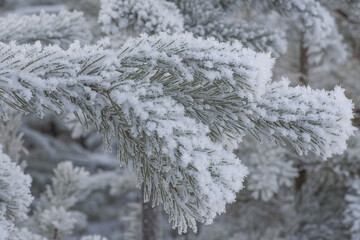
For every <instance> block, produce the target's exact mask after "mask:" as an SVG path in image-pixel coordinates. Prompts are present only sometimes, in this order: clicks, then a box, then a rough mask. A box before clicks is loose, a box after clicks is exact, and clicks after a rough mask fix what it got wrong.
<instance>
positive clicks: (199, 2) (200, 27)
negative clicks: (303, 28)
mask: <svg viewBox="0 0 360 240" xmlns="http://www.w3.org/2000/svg"><path fill="white" fill-rule="evenodd" d="M173 2H175V3H176V4H177V5H178V6H179V8H180V10H181V13H182V14H183V15H184V18H185V29H186V31H189V32H192V33H194V34H195V35H196V36H201V37H215V38H217V39H219V40H220V41H235V40H239V41H241V43H242V44H244V46H245V47H248V48H251V49H254V50H257V51H261V52H271V53H273V54H274V56H279V55H280V54H283V53H285V51H286V45H287V42H286V38H285V33H284V32H282V31H280V30H272V29H268V28H266V27H263V26H258V25H256V24H247V23H245V22H236V23H234V22H231V21H230V22H229V21H227V20H226V18H227V17H226V12H225V9H223V6H228V5H229V4H230V5H231V4H232V3H233V2H235V1H228V2H227V3H223V1H206V0H185V1H180V0H173ZM224 2H225V1H224Z"/></svg>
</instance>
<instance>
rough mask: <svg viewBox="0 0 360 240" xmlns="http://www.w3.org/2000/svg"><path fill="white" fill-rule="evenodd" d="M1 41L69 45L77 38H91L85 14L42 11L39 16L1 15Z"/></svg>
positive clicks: (84, 41) (85, 39)
mask: <svg viewBox="0 0 360 240" xmlns="http://www.w3.org/2000/svg"><path fill="white" fill-rule="evenodd" d="M0 32H1V35H0V41H1V42H5V43H9V42H10V41H14V40H15V41H16V42H17V43H19V44H24V43H34V42H36V41H38V40H39V41H41V42H42V43H43V44H57V45H60V46H61V47H66V48H67V47H68V46H69V45H70V44H71V43H72V42H74V41H75V40H79V41H81V42H82V43H88V42H89V40H90V39H91V32H90V28H89V27H88V25H87V23H86V20H85V18H84V17H83V14H82V13H80V12H67V11H62V12H60V13H58V14H47V13H45V12H40V14H39V15H31V16H22V17H20V16H17V15H9V16H7V17H3V18H0Z"/></svg>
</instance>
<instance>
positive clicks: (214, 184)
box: [0, 34, 354, 233]
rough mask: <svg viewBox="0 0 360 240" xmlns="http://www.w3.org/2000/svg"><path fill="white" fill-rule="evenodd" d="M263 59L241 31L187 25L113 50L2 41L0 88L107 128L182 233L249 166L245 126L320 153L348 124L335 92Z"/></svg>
mask: <svg viewBox="0 0 360 240" xmlns="http://www.w3.org/2000/svg"><path fill="white" fill-rule="evenodd" d="M272 65H273V60H272V59H271V58H270V56H269V55H267V54H260V53H255V52H254V51H252V50H249V49H246V48H242V46H241V44H240V43H239V42H234V43H233V44H230V43H219V42H217V41H216V40H214V39H207V40H204V39H201V38H194V37H193V36H192V35H190V34H175V35H172V36H170V35H167V34H160V35H157V36H151V37H149V36H147V35H142V36H141V37H139V38H136V39H130V40H128V41H127V42H126V43H125V44H124V46H123V47H122V48H121V49H120V50H119V51H110V50H107V49H104V47H103V43H100V44H98V45H95V46H85V47H80V46H79V45H78V44H74V45H72V46H71V47H70V48H69V50H66V51H65V50H62V49H60V48H59V47H56V46H50V47H45V48H41V46H39V44H35V45H32V46H31V45H22V46H21V45H20V46H17V45H15V44H14V43H11V44H10V45H6V44H3V43H2V44H0V80H1V81H0V90H1V93H2V94H1V95H0V98H1V100H2V101H4V102H6V103H7V104H8V105H10V106H12V107H14V108H16V109H19V110H23V111H25V112H35V113H37V114H39V115H40V116H41V115H42V114H43V110H44V109H50V110H52V111H54V112H55V113H56V114H58V115H59V116H60V117H62V118H66V116H67V114H68V113H69V112H76V113H77V114H78V115H83V116H84V118H86V119H87V121H89V122H92V123H93V124H94V125H95V126H96V127H97V128H98V130H101V132H102V133H103V135H104V140H105V142H106V143H110V137H111V136H115V137H116V139H117V141H118V144H119V156H120V159H121V161H122V162H125V163H128V164H132V165H133V166H134V168H135V169H136V171H137V174H138V176H139V183H143V184H144V197H145V200H148V199H149V197H150V195H152V196H153V201H154V202H153V204H157V203H159V202H162V203H163V204H164V208H165V211H166V212H168V213H169V215H170V220H171V221H172V222H173V227H178V230H179V232H180V233H181V232H185V231H186V229H187V226H190V227H191V228H193V229H196V222H195V221H200V222H206V223H211V221H212V219H213V218H214V217H215V216H216V214H218V213H221V212H223V211H224V210H225V204H226V203H228V202H232V201H234V200H235V193H236V192H237V191H239V190H240V189H241V188H242V186H243V185H242V181H243V177H244V176H245V175H246V173H247V169H246V168H245V167H244V166H243V165H242V164H241V162H240V161H239V159H237V158H236V156H235V155H234V154H233V153H232V149H233V148H234V147H235V146H236V143H237V142H238V141H240V140H241V137H242V136H243V135H244V134H245V133H246V131H250V132H251V133H252V134H254V135H255V136H259V135H260V134H264V135H265V136H266V137H268V138H269V139H272V140H274V139H275V140H276V141H278V142H281V141H282V139H286V140H288V141H289V142H291V143H292V144H293V145H294V146H295V147H296V148H297V150H298V151H299V152H305V153H306V152H307V151H314V152H315V153H316V154H319V155H323V156H324V157H328V156H331V155H332V154H335V153H341V152H342V151H343V150H344V148H345V147H346V144H345V141H346V140H347V138H348V137H349V136H350V135H352V134H353V131H354V129H353V128H352V127H351V118H352V103H351V101H350V100H349V99H347V98H345V96H344V94H343V91H342V90H341V89H335V91H333V92H325V91H314V90H311V89H309V88H303V87H297V88H290V87H288V86H287V82H284V81H281V82H278V83H272V84H270V81H271V68H272ZM219 193H220V194H219Z"/></svg>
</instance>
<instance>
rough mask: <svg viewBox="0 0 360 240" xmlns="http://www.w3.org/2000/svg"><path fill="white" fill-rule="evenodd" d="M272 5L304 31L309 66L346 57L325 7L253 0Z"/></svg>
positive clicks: (312, 0)
mask: <svg viewBox="0 0 360 240" xmlns="http://www.w3.org/2000/svg"><path fill="white" fill-rule="evenodd" d="M247 2H251V3H253V4H260V5H263V6H265V7H266V8H268V7H274V8H275V9H276V10H278V11H279V12H280V13H282V14H284V15H286V16H289V18H291V19H292V20H293V21H294V23H295V24H296V26H297V27H298V28H299V30H300V31H302V32H304V41H305V47H306V49H307V55H308V57H309V63H310V64H311V65H312V67H319V66H321V64H322V63H323V62H324V61H326V62H333V63H342V62H344V61H345V60H346V58H347V50H346V46H345V44H344V43H343V37H342V36H341V34H339V32H338V29H337V26H336V23H335V19H334V18H333V17H332V16H331V15H330V13H329V12H328V10H327V9H326V8H325V7H323V6H322V5H321V4H320V3H319V2H317V1H316V0H267V1H253V0H247Z"/></svg>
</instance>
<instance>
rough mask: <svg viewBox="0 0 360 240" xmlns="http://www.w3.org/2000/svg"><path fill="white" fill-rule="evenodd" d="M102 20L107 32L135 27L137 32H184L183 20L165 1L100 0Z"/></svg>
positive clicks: (174, 6) (171, 5)
mask: <svg viewBox="0 0 360 240" xmlns="http://www.w3.org/2000/svg"><path fill="white" fill-rule="evenodd" d="M99 22H100V23H101V24H102V30H103V31H104V32H105V33H107V34H115V33H118V32H120V31H122V30H126V29H129V28H130V29H133V30H134V31H135V32H138V33H150V34H153V33H158V32H168V33H173V32H182V31H183V24H184V20H183V17H182V15H181V14H180V12H179V10H178V9H177V7H176V5H175V4H173V3H171V2H167V1H165V0H142V1H138V0H120V1H118V0H101V10H100V13H99Z"/></svg>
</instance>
